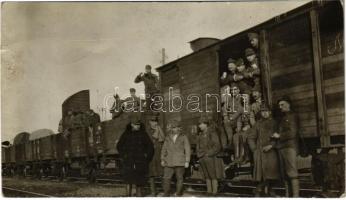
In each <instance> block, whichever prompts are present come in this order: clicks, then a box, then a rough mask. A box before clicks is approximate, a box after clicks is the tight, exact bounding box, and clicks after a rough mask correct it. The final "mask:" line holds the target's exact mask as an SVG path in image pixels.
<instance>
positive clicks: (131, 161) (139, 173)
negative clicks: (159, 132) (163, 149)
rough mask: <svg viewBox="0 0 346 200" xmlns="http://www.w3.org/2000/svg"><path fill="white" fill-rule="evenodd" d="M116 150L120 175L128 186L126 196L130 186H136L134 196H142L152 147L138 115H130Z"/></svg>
mask: <svg viewBox="0 0 346 200" xmlns="http://www.w3.org/2000/svg"><path fill="white" fill-rule="evenodd" d="M117 150H118V152H119V155H120V157H121V158H122V162H123V169H122V175H123V178H124V181H125V182H126V183H127V184H128V196H131V192H132V185H136V196H137V197H141V196H143V193H142V188H143V186H144V185H145V184H146V183H147V179H146V177H147V175H148V167H149V166H148V165H149V162H150V161H151V159H152V156H153V153H154V147H153V143H152V142H151V140H150V138H149V136H148V134H147V133H146V131H145V127H144V124H143V123H141V121H140V117H139V114H138V113H131V114H130V123H129V124H128V125H127V126H126V130H125V132H124V133H123V134H122V135H121V137H120V139H119V142H118V143H117Z"/></svg>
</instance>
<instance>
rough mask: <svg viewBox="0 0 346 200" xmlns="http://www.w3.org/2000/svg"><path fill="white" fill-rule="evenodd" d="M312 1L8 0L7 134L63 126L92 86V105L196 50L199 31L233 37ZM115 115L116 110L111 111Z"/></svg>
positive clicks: (4, 96)
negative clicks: (66, 112)
mask: <svg viewBox="0 0 346 200" xmlns="http://www.w3.org/2000/svg"><path fill="white" fill-rule="evenodd" d="M306 2H307V1H279V2H272V1H270V2H251V3H248V2H247V3H244V2H243V3H240V2H232V3H229V2H228V3H226V2H218V3H197V2H196V3H167V2H166V3H152V2H141V3H134V2H127V3H124V2H107V3H105V2H97V3H95V2H93V3H92V2H88V3H86V2H84V3H82V2H79V3H76V2H74V3H72V2H68V3H67V2H64V3H56V2H44V3H42V2H40V3H39V2H37V3H15V2H10V3H3V4H2V10H1V11H2V27H1V31H2V32H1V34H2V35H1V42H2V50H1V58H2V63H1V80H2V81H1V85H2V88H1V89H2V90H1V91H2V96H1V97H2V98H1V101H2V111H1V114H2V116H1V117H2V128H1V131H2V134H1V135H2V140H9V139H12V138H13V137H14V136H15V135H16V134H17V133H19V132H21V131H28V132H32V131H35V130H37V129H41V128H48V129H52V130H53V131H55V132H56V131H57V127H58V122H59V120H60V118H61V104H62V102H63V101H64V100H65V99H66V98H67V97H68V96H70V95H72V94H73V93H75V92H78V91H80V90H84V89H89V90H90V93H91V107H92V108H93V109H94V110H95V111H97V112H99V108H100V107H102V104H103V103H102V102H103V98H104V96H105V95H107V94H113V93H114V87H116V86H117V87H119V88H120V90H119V93H120V95H125V94H127V93H128V89H129V88H130V87H134V88H136V89H137V93H143V85H142V84H134V82H133V80H134V78H135V76H136V75H137V74H139V73H140V72H141V71H143V69H144V66H145V65H146V64H151V65H152V66H153V67H158V66H160V62H161V52H160V50H161V49H162V48H165V49H166V53H167V56H168V58H167V61H172V60H175V59H177V58H178V57H182V56H184V55H186V54H189V53H191V49H190V47H189V44H188V42H189V41H191V40H193V39H195V38H198V37H215V38H220V39H223V38H226V37H229V36H231V35H233V34H235V33H237V32H240V31H242V30H244V29H247V28H250V27H252V26H254V25H256V24H258V23H260V22H263V21H266V20H268V19H270V18H272V17H274V16H276V15H279V14H282V13H284V12H286V11H289V10H291V9H294V8H296V7H298V6H300V5H303V4H305V3H306ZM107 117H109V116H107Z"/></svg>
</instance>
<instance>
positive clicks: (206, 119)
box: [198, 114, 211, 124]
mask: <svg viewBox="0 0 346 200" xmlns="http://www.w3.org/2000/svg"><path fill="white" fill-rule="evenodd" d="M210 122H211V116H208V115H207V114H202V115H201V117H200V118H199V120H198V123H200V124H201V123H207V124H210Z"/></svg>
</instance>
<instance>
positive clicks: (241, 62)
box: [235, 58, 244, 66]
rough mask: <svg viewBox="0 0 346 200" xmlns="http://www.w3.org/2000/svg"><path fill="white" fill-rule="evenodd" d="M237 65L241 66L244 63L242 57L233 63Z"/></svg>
mask: <svg viewBox="0 0 346 200" xmlns="http://www.w3.org/2000/svg"><path fill="white" fill-rule="evenodd" d="M235 64H236V65H237V66H241V65H244V60H243V59H242V58H239V59H238V60H237V61H236V63H235Z"/></svg>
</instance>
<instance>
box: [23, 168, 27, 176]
mask: <svg viewBox="0 0 346 200" xmlns="http://www.w3.org/2000/svg"><path fill="white" fill-rule="evenodd" d="M26 175H27V169H26V166H25V167H24V169H23V177H24V178H25V177H26Z"/></svg>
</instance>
